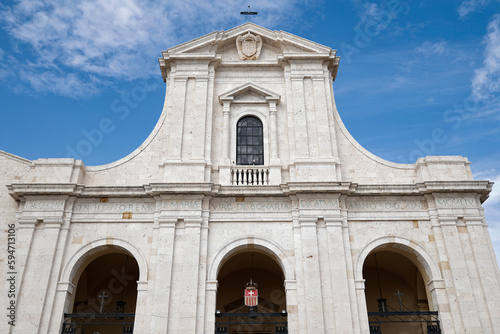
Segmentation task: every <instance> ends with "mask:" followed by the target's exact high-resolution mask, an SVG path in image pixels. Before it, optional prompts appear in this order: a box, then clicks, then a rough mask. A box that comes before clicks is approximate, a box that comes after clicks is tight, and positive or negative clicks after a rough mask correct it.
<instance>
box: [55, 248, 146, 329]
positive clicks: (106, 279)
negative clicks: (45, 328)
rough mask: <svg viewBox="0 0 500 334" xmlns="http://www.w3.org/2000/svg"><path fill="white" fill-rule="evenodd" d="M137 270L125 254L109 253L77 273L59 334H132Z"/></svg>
mask: <svg viewBox="0 0 500 334" xmlns="http://www.w3.org/2000/svg"><path fill="white" fill-rule="evenodd" d="M138 279H139V267H138V264H137V261H136V260H135V259H134V258H133V257H132V256H131V255H129V254H126V253H122V252H109V251H108V253H107V254H104V255H101V256H98V257H96V258H95V259H94V260H92V261H91V262H90V263H89V264H88V265H87V266H86V267H85V269H84V270H83V271H82V272H81V274H80V276H79V278H78V283H77V284H76V289H75V297H74V302H73V307H72V308H70V310H69V311H70V313H66V314H65V319H64V323H63V329H62V332H63V333H75V334H84V333H92V334H95V333H100V334H102V333H109V334H122V333H132V330H133V324H134V317H135V307H136V300H137V281H138Z"/></svg>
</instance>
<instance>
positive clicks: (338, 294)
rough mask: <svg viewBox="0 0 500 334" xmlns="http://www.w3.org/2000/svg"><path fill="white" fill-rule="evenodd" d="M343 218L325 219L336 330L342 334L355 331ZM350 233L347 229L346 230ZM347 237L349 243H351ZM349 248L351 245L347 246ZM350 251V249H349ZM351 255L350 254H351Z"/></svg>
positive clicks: (350, 270) (350, 274) (350, 273)
mask: <svg viewBox="0 0 500 334" xmlns="http://www.w3.org/2000/svg"><path fill="white" fill-rule="evenodd" d="M342 222H343V219H342V217H330V218H326V217H325V224H326V233H327V238H328V254H329V258H330V268H331V280H332V291H333V304H334V308H335V329H336V330H337V331H340V332H342V333H349V332H352V331H353V322H352V315H351V306H350V305H353V304H355V303H354V302H353V301H351V298H350V295H349V292H350V291H349V284H348V283H349V279H351V280H352V268H349V267H348V266H347V265H346V264H347V263H346V262H347V259H346V247H345V245H344V236H343V231H344V228H343V226H342ZM345 230H346V232H347V233H348V231H347V229H345ZM348 238H349V237H347V242H349V239H348ZM347 246H349V245H347ZM348 249H349V248H348ZM349 253H350V252H349Z"/></svg>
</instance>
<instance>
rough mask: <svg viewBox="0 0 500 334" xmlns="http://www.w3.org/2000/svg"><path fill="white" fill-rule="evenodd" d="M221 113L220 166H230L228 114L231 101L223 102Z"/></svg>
mask: <svg viewBox="0 0 500 334" xmlns="http://www.w3.org/2000/svg"><path fill="white" fill-rule="evenodd" d="M222 112H223V114H224V119H223V129H222V131H223V132H222V161H221V165H226V166H228V165H230V164H231V157H230V155H229V150H230V147H231V131H230V129H229V126H230V121H231V120H230V113H231V101H224V105H223V107H222Z"/></svg>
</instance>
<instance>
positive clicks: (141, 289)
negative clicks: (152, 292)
mask: <svg viewBox="0 0 500 334" xmlns="http://www.w3.org/2000/svg"><path fill="white" fill-rule="evenodd" d="M148 314H149V306H148V282H147V281H144V282H141V281H138V282H137V301H136V303H135V319H134V333H147V332H148V330H149V326H148V324H147V323H146V319H147V317H148Z"/></svg>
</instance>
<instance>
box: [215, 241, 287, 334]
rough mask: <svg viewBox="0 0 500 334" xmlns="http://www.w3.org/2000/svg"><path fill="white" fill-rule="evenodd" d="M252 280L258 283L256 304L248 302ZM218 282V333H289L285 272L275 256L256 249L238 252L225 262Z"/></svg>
mask: <svg viewBox="0 0 500 334" xmlns="http://www.w3.org/2000/svg"><path fill="white" fill-rule="evenodd" d="M252 257H253V261H252ZM252 262H253V268H252ZM250 280H252V281H253V282H256V283H257V284H258V295H259V297H258V305H257V306H255V307H249V306H246V305H245V301H244V290H245V288H246V284H247V283H248V282H250ZM218 283H219V287H218V290H217V303H216V309H217V313H216V333H231V334H243V333H244V334H251V333H259V334H265V333H266V334H267V333H269V334H274V333H287V332H286V330H287V329H286V327H287V323H286V321H287V320H286V319H287V317H286V295H285V289H284V285H283V283H284V275H283V271H282V270H281V267H280V266H279V265H278V263H276V261H275V260H274V259H273V258H272V257H271V256H269V255H268V254H266V253H264V252H263V251H260V250H255V249H252V250H248V249H244V250H242V251H240V252H237V253H236V254H234V255H233V256H231V257H230V258H229V259H228V260H227V261H226V262H225V263H224V264H223V265H222V267H221V269H220V271H219V274H218Z"/></svg>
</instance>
